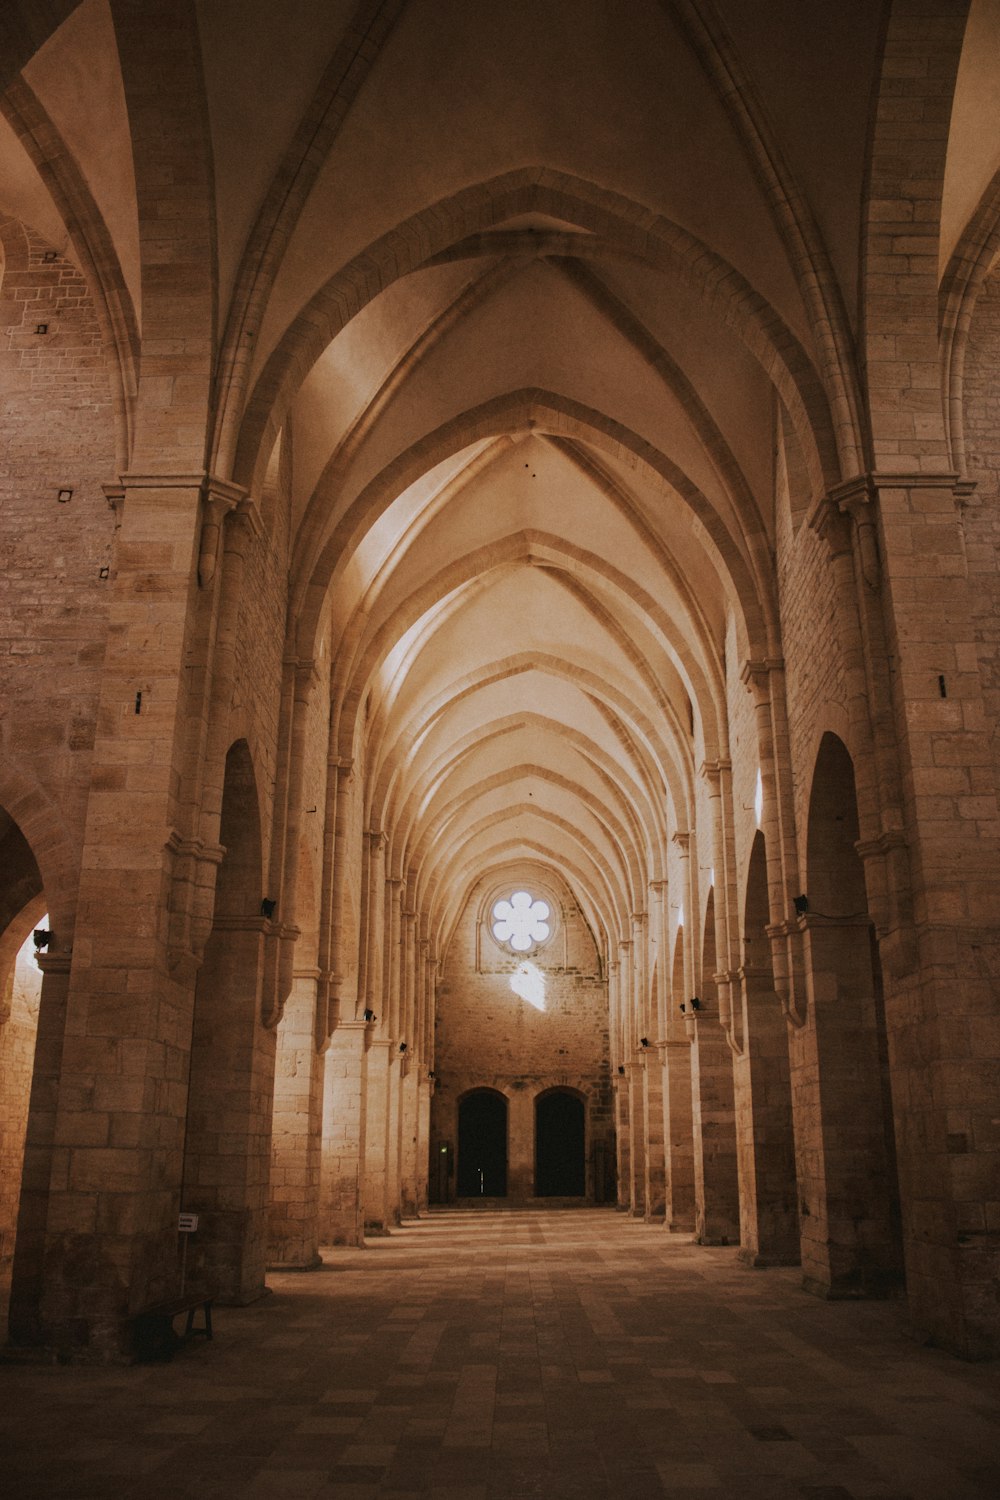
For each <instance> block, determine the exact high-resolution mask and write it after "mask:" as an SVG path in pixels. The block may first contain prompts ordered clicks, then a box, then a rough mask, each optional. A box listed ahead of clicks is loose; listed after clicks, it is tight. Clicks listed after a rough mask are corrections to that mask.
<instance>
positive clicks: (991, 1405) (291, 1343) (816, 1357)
mask: <svg viewBox="0 0 1000 1500" xmlns="http://www.w3.org/2000/svg"><path fill="white" fill-rule="evenodd" d="M271 1282H272V1285H273V1287H274V1293H275V1295H274V1296H272V1297H270V1298H268V1299H267V1300H266V1301H264V1302H262V1303H258V1304H257V1305H256V1306H255V1307H251V1308H243V1309H235V1308H233V1309H226V1308H220V1309H218V1310H217V1314H216V1338H215V1341H214V1342H213V1343H211V1344H207V1343H206V1342H205V1341H204V1340H195V1341H194V1342H192V1343H191V1344H189V1345H187V1346H185V1347H184V1348H183V1349H182V1351H181V1352H180V1353H179V1354H178V1356H177V1357H176V1358H175V1359H174V1361H173V1362H172V1363H171V1364H168V1365H150V1366H141V1367H133V1368H127V1369H126V1368H116V1369H84V1368H78V1367H77V1368H52V1367H40V1366H31V1367H13V1366H9V1365H8V1366H3V1367H0V1490H2V1492H3V1493H4V1494H5V1495H9V1496H10V1497H11V1500H21V1497H35V1496H39V1497H41V1496H44V1497H46V1500H48V1497H53V1500H55V1497H72V1500H90V1497H99V1500H104V1497H108V1500H126V1497H132V1496H135V1497H141V1500H167V1497H171V1500H175V1497H187V1496H190V1497H195V1496H197V1497H199V1500H217V1497H227V1500H228V1497H230V1496H233V1497H241V1500H242V1497H247V1500H272V1497H274V1500H279V1497H281V1500H291V1497H294V1500H334V1497H336V1500H369V1497H376V1496H377V1497H387V1496H398V1497H399V1500H403V1497H412V1496H415V1495H421V1496H427V1497H429V1500H501V1497H526V1496H545V1497H557V1500H562V1497H567V1500H568V1497H581V1500H596V1497H599V1496H627V1497H630V1500H631V1497H635V1500H642V1497H646V1496H660V1495H669V1496H675V1497H677V1500H730V1497H732V1500H751V1497H760V1500H793V1497H794V1500H800V1497H810V1500H850V1497H855V1496H856V1497H859V1500H860V1497H879V1500H973V1497H981V1496H989V1497H991V1500H994V1497H996V1496H997V1495H998V1494H1000V1366H996V1365H966V1364H963V1363H961V1362H960V1361H958V1360H955V1359H952V1358H950V1357H949V1356H948V1355H945V1354H941V1353H938V1352H936V1351H934V1350H930V1349H923V1348H920V1347H918V1346H917V1345H916V1344H914V1343H913V1342H912V1341H910V1340H909V1339H908V1338H907V1337H906V1334H905V1330H904V1318H903V1309H902V1307H901V1306H899V1305H897V1304H884V1303H883V1304H877V1303H876V1304H872V1303H868V1304H845V1303H839V1304H830V1303H824V1302H820V1301H817V1300H816V1299H814V1298H812V1297H809V1296H807V1295H806V1294H805V1293H804V1292H802V1291H801V1290H800V1289H799V1287H798V1278H797V1273H795V1272H794V1271H774V1270H772V1271H748V1270H744V1269H743V1268H741V1267H740V1266H738V1265H737V1263H736V1259H735V1252H734V1251H733V1250H726V1249H704V1248H700V1247H697V1246H694V1245H692V1244H691V1243H690V1242H689V1241H688V1240H687V1239H686V1238H683V1237H678V1236H671V1235H669V1234H668V1233H667V1232H666V1231H665V1230H664V1229H662V1228H661V1227H657V1226H654V1225H646V1224H641V1223H637V1222H635V1221H634V1220H630V1219H627V1218H624V1217H622V1216H620V1215H617V1214H615V1213H613V1212H611V1211H609V1210H600V1209H596V1210H576V1211H574V1210H569V1211H563V1212H524V1213H514V1212H512V1213H459V1212H454V1213H436V1214H432V1215H431V1216H430V1217H428V1218H426V1219H424V1220H422V1221H420V1222H419V1223H416V1222H414V1223H408V1224H407V1225H406V1226H405V1227H404V1228H402V1229H400V1230H398V1231H396V1232H394V1233H393V1234H392V1235H391V1236H390V1237H389V1238H387V1239H383V1240H377V1241H375V1242H373V1243H372V1244H371V1245H370V1246H369V1247H368V1248H367V1249H365V1250H333V1251H330V1252H329V1253H328V1255H327V1263H326V1265H325V1267H324V1269H322V1270H320V1271H317V1272H315V1273H313V1274H311V1275H298V1276H296V1275H290V1274H284V1275H274V1276H272V1277H271Z"/></svg>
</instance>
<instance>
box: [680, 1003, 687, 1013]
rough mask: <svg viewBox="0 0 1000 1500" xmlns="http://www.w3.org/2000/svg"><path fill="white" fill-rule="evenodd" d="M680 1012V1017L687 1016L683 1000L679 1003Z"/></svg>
mask: <svg viewBox="0 0 1000 1500" xmlns="http://www.w3.org/2000/svg"><path fill="white" fill-rule="evenodd" d="M680 1011H681V1015H682V1016H684V1015H687V1006H686V1005H685V1004H684V1001H683V1000H682V1001H681V1005H680Z"/></svg>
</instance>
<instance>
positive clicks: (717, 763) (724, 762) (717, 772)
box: [698, 755, 733, 790]
mask: <svg viewBox="0 0 1000 1500" xmlns="http://www.w3.org/2000/svg"><path fill="white" fill-rule="evenodd" d="M732 769H733V763H732V761H731V760H730V759H729V757H728V756H726V755H720V756H719V758H718V760H703V761H702V763H701V765H700V766H699V768H698V774H699V776H701V777H703V778H704V780H705V781H707V782H708V784H709V787H710V788H712V789H713V790H718V787H719V781H720V779H721V777H722V773H723V771H731V770H732Z"/></svg>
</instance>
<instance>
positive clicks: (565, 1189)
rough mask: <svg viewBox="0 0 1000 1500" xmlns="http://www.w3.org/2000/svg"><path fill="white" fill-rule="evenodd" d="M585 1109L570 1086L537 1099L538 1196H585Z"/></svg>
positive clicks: (536, 1155)
mask: <svg viewBox="0 0 1000 1500" xmlns="http://www.w3.org/2000/svg"><path fill="white" fill-rule="evenodd" d="M585 1152H586V1112H585V1110H584V1105H583V1100H582V1099H581V1098H580V1097H579V1095H578V1094H571V1093H570V1091H569V1090H568V1089H551V1090H550V1091H549V1092H548V1093H545V1094H539V1096H538V1098H537V1099H536V1100H535V1197H536V1198H582V1197H583V1195H584V1194H585V1193H586V1191H587V1173H586V1154H585Z"/></svg>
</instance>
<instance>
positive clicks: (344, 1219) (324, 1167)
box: [319, 1020, 368, 1245]
mask: <svg viewBox="0 0 1000 1500" xmlns="http://www.w3.org/2000/svg"><path fill="white" fill-rule="evenodd" d="M367 1030H368V1027H367V1026H366V1024H365V1022H364V1021H361V1020H357V1021H354V1020H348V1021H341V1022H340V1024H339V1026H338V1027H337V1029H336V1030H335V1031H334V1033H333V1036H332V1037H331V1039H330V1046H329V1048H328V1049H327V1052H326V1059H325V1064H326V1065H325V1073H324V1097H323V1144H322V1157H321V1163H320V1223H319V1233H320V1243H321V1244H327V1245H361V1244H363V1243H364V1215H363V1206H362V1192H361V1185H362V1173H363V1165H364V1157H365V1092H364V1075H365V1035H366V1032H367Z"/></svg>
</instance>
